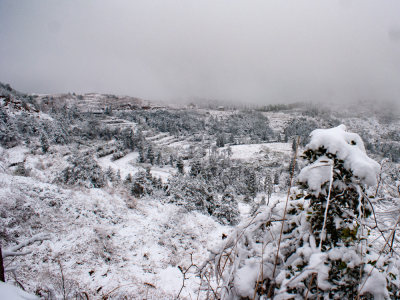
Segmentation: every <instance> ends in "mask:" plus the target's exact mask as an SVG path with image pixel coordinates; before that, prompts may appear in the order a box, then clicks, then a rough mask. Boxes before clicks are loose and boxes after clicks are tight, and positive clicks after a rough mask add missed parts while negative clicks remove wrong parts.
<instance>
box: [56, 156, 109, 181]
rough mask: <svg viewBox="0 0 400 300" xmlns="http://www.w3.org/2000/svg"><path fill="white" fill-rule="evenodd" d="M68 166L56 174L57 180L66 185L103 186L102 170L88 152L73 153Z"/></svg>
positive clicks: (103, 176)
mask: <svg viewBox="0 0 400 300" xmlns="http://www.w3.org/2000/svg"><path fill="white" fill-rule="evenodd" d="M69 162H70V166H68V167H67V168H65V169H64V170H63V171H62V172H61V174H60V175H59V176H58V178H57V181H58V182H61V183H65V184H68V185H74V184H78V185H82V186H86V187H88V188H92V187H94V188H99V187H103V186H104V185H105V183H106V180H105V175H104V172H103V171H102V169H101V167H100V166H99V165H98V164H97V162H96V161H95V160H94V158H93V155H91V154H90V153H74V154H73V155H71V157H70V159H69Z"/></svg>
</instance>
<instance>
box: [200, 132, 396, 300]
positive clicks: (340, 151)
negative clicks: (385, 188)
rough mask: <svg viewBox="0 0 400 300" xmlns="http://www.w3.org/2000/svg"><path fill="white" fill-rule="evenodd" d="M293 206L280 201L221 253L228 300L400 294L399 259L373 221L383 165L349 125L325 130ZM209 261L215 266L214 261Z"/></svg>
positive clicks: (219, 273) (314, 137)
mask: <svg viewBox="0 0 400 300" xmlns="http://www.w3.org/2000/svg"><path fill="white" fill-rule="evenodd" d="M303 159H304V160H305V162H306V164H307V165H306V167H305V168H303V170H302V171H301V173H300V176H299V177H298V185H297V186H296V187H294V188H292V189H291V193H290V198H288V200H289V202H288V205H287V207H286V206H285V207H284V206H283V204H284V202H280V203H279V202H278V203H274V204H273V205H272V206H270V207H269V208H265V209H264V211H263V212H261V213H259V214H258V215H256V216H255V217H254V218H253V219H252V220H250V221H248V222H247V223H243V224H242V225H241V226H239V227H238V229H237V230H236V232H234V234H233V235H232V236H231V237H230V238H229V239H228V240H227V242H226V243H225V244H224V245H223V247H222V249H221V250H219V251H216V252H215V253H213V254H212V255H211V257H210V262H212V261H214V263H215V270H216V272H215V274H216V278H217V282H218V281H219V280H222V281H221V282H223V283H222V284H219V288H220V290H219V291H220V294H221V298H222V299H238V298H252V299H270V298H273V299H304V298H308V299H317V298H323V299H341V298H342V299H355V298H357V297H359V298H360V299H370V298H371V297H373V298H374V299H388V298H391V299H399V297H400V290H399V288H400V282H399V276H400V274H399V268H398V267H399V265H400V264H399V260H398V259H396V258H395V256H392V255H390V254H389V252H390V246H389V245H388V241H389V240H390V239H391V238H392V234H393V233H392V234H391V235H390V236H389V237H386V238H387V241H386V243H385V244H384V246H383V247H382V249H380V251H377V250H376V249H375V248H374V247H373V246H374V245H373V243H372V240H371V238H370V231H371V230H372V229H373V228H371V227H368V226H367V223H368V220H369V217H370V215H371V204H370V203H371V201H370V199H369V198H368V195H367V189H366V187H367V186H368V185H374V184H376V180H375V178H376V177H377V175H378V172H379V165H378V164H377V163H376V162H375V161H373V160H372V159H370V158H369V157H368V156H367V155H366V153H365V150H364V146H363V143H362V140H361V138H360V137H359V136H358V135H357V134H355V133H350V132H347V131H346V127H345V126H344V125H341V126H338V127H336V128H332V129H318V130H315V131H313V132H312V133H311V141H310V143H309V144H308V145H307V146H306V149H305V151H304V153H303ZM206 265H207V264H206Z"/></svg>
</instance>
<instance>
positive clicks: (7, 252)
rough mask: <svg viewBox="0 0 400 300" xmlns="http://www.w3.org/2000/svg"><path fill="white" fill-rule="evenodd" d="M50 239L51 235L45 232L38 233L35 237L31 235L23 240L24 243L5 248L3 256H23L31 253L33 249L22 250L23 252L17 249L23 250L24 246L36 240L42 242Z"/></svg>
mask: <svg viewBox="0 0 400 300" xmlns="http://www.w3.org/2000/svg"><path fill="white" fill-rule="evenodd" d="M49 239H50V235H48V234H43V233H39V234H36V235H34V236H33V237H31V238H30V239H28V240H26V241H23V242H22V243H20V244H18V245H16V246H14V247H11V248H9V249H6V250H4V251H3V258H6V257H9V256H22V255H27V254H30V253H32V251H31V250H28V251H22V252H17V251H18V250H21V249H22V248H24V247H26V246H29V245H31V244H33V243H34V242H40V241H44V240H49Z"/></svg>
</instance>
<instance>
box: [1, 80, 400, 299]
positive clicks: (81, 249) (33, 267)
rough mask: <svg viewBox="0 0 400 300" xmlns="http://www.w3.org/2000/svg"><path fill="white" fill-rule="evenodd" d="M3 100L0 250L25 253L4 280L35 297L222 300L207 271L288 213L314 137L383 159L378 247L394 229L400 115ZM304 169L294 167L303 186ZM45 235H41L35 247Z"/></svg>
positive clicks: (67, 98)
mask: <svg viewBox="0 0 400 300" xmlns="http://www.w3.org/2000/svg"><path fill="white" fill-rule="evenodd" d="M6 91H7V93H5V92H4V93H2V95H3V96H0V100H1V102H0V104H1V105H0V116H1V118H0V129H1V130H0V144H1V147H0V203H1V206H0V215H1V220H0V222H1V223H0V225H1V228H2V230H1V231H0V238H1V243H0V245H1V248H2V250H3V253H4V252H6V253H11V252H10V251H11V250H12V249H16V248H18V250H17V251H16V252H17V253H19V254H23V255H9V256H5V255H3V256H4V257H5V259H4V266H5V268H6V273H5V274H6V276H5V277H6V278H5V279H6V282H7V283H8V284H13V285H16V286H19V287H20V288H21V287H23V288H24V289H25V290H26V291H28V292H29V293H30V294H36V295H37V296H39V297H40V298H43V299H58V298H60V299H62V298H63V297H64V298H66V299H69V298H74V297H77V298H78V299H80V298H84V299H86V298H87V297H88V298H89V299H92V298H95V299H97V298H102V297H103V298H107V297H108V298H112V299H121V298H123V297H126V298H128V299H144V298H146V299H175V298H176V297H177V296H178V295H179V297H180V298H184V299H194V298H197V297H199V299H212V298H218V297H219V293H220V292H221V289H220V287H221V286H218V285H219V284H220V283H221V282H222V281H221V282H219V283H218V282H216V281H215V279H216V277H215V275H216V274H215V272H214V271H215V270H210V269H207V270H202V271H203V272H200V270H199V268H200V266H202V265H204V262H206V261H207V259H208V258H209V255H210V253H211V254H216V249H220V246H221V245H223V244H224V243H225V242H226V241H227V240H232V236H231V233H235V232H238V231H237V230H238V228H244V227H246V226H247V225H246V224H250V223H252V222H253V221H254V220H255V218H258V215H259V213H260V212H261V213H265V212H266V211H268V210H270V209H272V208H274V209H276V208H279V209H280V212H282V209H283V207H284V204H285V200H286V196H285V195H286V193H287V191H288V189H289V187H290V178H291V172H292V165H293V158H294V155H295V152H296V151H295V150H296V149H297V150H298V154H299V155H301V154H302V152H303V150H304V149H305V148H304V147H305V146H306V144H307V143H308V142H309V141H310V138H309V134H310V132H311V131H313V130H314V129H316V128H331V127H334V126H337V125H339V124H341V123H343V124H345V125H346V126H347V128H348V130H350V131H354V132H357V133H359V134H360V136H361V138H363V139H364V144H365V149H366V151H367V154H368V155H369V156H370V157H372V158H374V159H375V160H377V161H379V162H381V161H382V160H383V159H385V160H383V161H382V164H381V169H380V170H378V178H377V182H378V186H374V187H371V188H370V189H369V190H368V191H366V192H369V193H371V194H372V196H373V200H371V201H372V202H374V203H373V205H374V207H375V210H374V216H376V219H371V220H372V221H373V222H375V220H376V224H378V225H377V226H376V227H374V225H373V223H372V221H371V220H369V221H368V222H370V221H371V223H368V224H369V225H368V226H370V227H371V236H372V237H373V238H374V239H375V240H376V241H374V243H373V245H372V247H373V248H374V249H375V250H377V249H378V250H379V248H380V247H381V246H382V245H384V244H385V243H387V241H386V237H387V234H388V233H389V232H390V230H391V228H393V226H395V225H396V217H397V215H398V209H399V208H398V202H396V201H398V198H399V193H398V187H399V185H400V177H399V162H400V146H399V145H400V138H399V136H398V132H399V131H400V121H399V118H392V117H388V116H387V115H385V114H383V115H382V114H379V113H374V114H373V115H371V117H370V118H360V117H359V116H357V114H356V113H353V112H352V111H350V112H348V111H346V112H343V113H342V112H339V111H331V112H329V113H327V112H326V111H318V110H317V109H314V110H312V113H311V112H310V110H308V106H304V107H302V106H299V105H297V106H296V109H292V108H291V106H285V105H283V106H282V109H276V110H275V108H274V110H266V109H260V108H255V109H253V110H249V109H247V110H240V109H229V110H228V109H226V110H225V109H222V108H216V109H212V108H210V109H206V108H196V107H190V108H184V107H180V108H168V107H157V106H155V105H151V104H149V103H144V102H143V101H139V100H138V99H136V98H129V97H117V96H112V95H99V94H86V95H74V94H67V95H36V96H35V95H24V94H22V93H18V92H16V91H14V90H12V89H11V88H7V90H6ZM113 101H114V102H113ZM128 104H129V105H128ZM388 122H389V123H388ZM354 142H356V143H357V142H359V141H358V140H357V141H354ZM350 144H351V141H350ZM333 146H335V145H333ZM351 147H353V146H351ZM314 150H315V149H314ZM329 150H330V151H331V149H329ZM333 152H334V151H333ZM342 159H344V158H342ZM305 164H306V162H305V160H303V159H302V158H299V157H298V158H297V161H296V166H295V168H294V175H295V176H296V175H298V174H299V172H300V169H301V168H302V167H304V166H305ZM375 169H376V168H375ZM375 169H374V170H375ZM358 171H359V170H354V175H360V174H364V173H363V172H361V171H360V172H358ZM361 177H362V176H361ZM361 177H360V176H359V179H362V178H361ZM296 182H297V181H296V179H295V180H293V182H292V184H293V185H294V184H295V183H296ZM371 182H372V180H371ZM370 199H372V198H370ZM276 217H277V218H276V220H275V221H276V222H277V221H278V220H280V219H281V217H282V216H279V214H278V215H277V216H276ZM257 220H258V219H257ZM275 221H274V222H275ZM264 223H265V222H264ZM252 224H253V223H252ZM260 224H261V223H260ZM243 226H244V227H243ZM252 226H253V225H252ZM377 228H379V230H377ZM38 235H39V236H40V237H45V238H40V239H38V240H35V239H34V240H30V242H29V243H28V242H27V241H29V239H30V238H32V237H37V236H38ZM385 236H386V237H385ZM248 238H249V239H248V241H251V238H250V236H248ZM392 240H393V242H391V243H392V246H391V247H392V248H393V249H394V251H398V246H397V241H398V238H397V236H396V235H395V236H393V239H392ZM24 242H25V243H27V245H25V244H24ZM246 247H247V246H246ZM10 249H11V250H10ZM7 251H8V252H7ZM210 251H211V252H210ZM17 253H14V254H17ZM248 255H250V256H251V255H252V254H251V253H250V252H249V254H248ZM204 271H205V273H204ZM207 272H208V273H207ZM246 280H250V279H249V278H247V279H246ZM246 282H248V281H246ZM0 290H1V289H0ZM253 291H254V290H253ZM0 296H1V295H0ZM79 297H80V298H79Z"/></svg>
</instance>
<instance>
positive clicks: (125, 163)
mask: <svg viewBox="0 0 400 300" xmlns="http://www.w3.org/2000/svg"><path fill="white" fill-rule="evenodd" d="M138 157H139V153H138V152H131V153H128V154H127V155H125V156H124V157H122V158H120V159H117V160H114V161H113V160H111V158H112V154H110V155H107V156H104V157H101V158H99V159H98V162H99V164H100V166H101V167H102V168H103V169H104V170H107V169H108V168H109V167H111V168H112V169H113V170H114V171H115V172H117V171H118V170H119V171H120V173H121V177H122V178H125V177H126V176H127V175H128V174H131V175H132V176H134V175H135V174H136V173H137V172H138V171H139V169H138V167H137V166H135V163H136V161H137V159H138Z"/></svg>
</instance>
